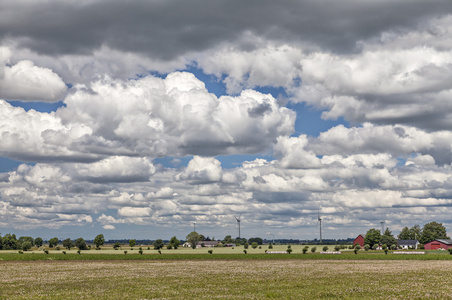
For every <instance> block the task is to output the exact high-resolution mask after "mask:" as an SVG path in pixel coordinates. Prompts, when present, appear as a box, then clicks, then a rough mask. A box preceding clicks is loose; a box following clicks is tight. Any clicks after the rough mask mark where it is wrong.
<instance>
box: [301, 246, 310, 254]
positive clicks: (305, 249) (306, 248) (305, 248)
mask: <svg viewBox="0 0 452 300" xmlns="http://www.w3.org/2000/svg"><path fill="white" fill-rule="evenodd" d="M308 250H309V247H308V246H305V247H304V248H303V250H302V251H303V254H306V252H308Z"/></svg>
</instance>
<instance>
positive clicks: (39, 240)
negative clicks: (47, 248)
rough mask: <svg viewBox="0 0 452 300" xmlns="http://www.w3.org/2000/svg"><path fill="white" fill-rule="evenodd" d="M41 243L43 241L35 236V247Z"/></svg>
mask: <svg viewBox="0 0 452 300" xmlns="http://www.w3.org/2000/svg"><path fill="white" fill-rule="evenodd" d="M43 243H44V241H43V240H42V238H40V237H37V238H36V239H35V245H36V247H38V248H39V247H41V246H42V244H43Z"/></svg>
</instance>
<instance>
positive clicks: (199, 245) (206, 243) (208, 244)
mask: <svg viewBox="0 0 452 300" xmlns="http://www.w3.org/2000/svg"><path fill="white" fill-rule="evenodd" d="M218 244H220V242H219V241H201V242H198V243H197V244H196V248H202V247H208V248H210V247H215V246H216V245H218ZM182 246H183V247H191V244H190V243H189V242H186V243H185V244H183V245H182Z"/></svg>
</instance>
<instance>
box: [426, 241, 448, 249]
mask: <svg viewBox="0 0 452 300" xmlns="http://www.w3.org/2000/svg"><path fill="white" fill-rule="evenodd" d="M449 248H452V240H445V239H437V240H434V241H431V242H430V243H427V244H425V245H424V249H425V250H438V249H449Z"/></svg>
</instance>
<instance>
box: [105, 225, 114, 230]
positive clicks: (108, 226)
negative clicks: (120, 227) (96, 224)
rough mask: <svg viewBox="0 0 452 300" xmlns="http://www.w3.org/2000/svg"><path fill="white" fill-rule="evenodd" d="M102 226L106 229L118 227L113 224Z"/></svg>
mask: <svg viewBox="0 0 452 300" xmlns="http://www.w3.org/2000/svg"><path fill="white" fill-rule="evenodd" d="M102 228H103V229H105V230H115V229H116V227H115V226H113V225H104V226H102Z"/></svg>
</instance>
